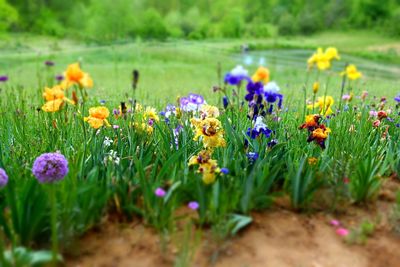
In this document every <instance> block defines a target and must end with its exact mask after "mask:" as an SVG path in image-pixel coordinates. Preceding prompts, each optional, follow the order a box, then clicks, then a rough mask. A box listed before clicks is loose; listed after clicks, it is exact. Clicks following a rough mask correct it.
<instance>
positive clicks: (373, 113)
mask: <svg viewBox="0 0 400 267" xmlns="http://www.w3.org/2000/svg"><path fill="white" fill-rule="evenodd" d="M369 116H370V117H377V116H378V111H375V110H371V111H370V112H369Z"/></svg>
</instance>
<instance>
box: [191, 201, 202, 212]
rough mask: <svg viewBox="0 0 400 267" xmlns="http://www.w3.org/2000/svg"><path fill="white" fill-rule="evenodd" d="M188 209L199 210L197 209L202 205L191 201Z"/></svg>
mask: <svg viewBox="0 0 400 267" xmlns="http://www.w3.org/2000/svg"><path fill="white" fill-rule="evenodd" d="M188 207H189V209H191V210H197V209H199V207H200V205H199V203H198V202H196V201H190V202H189V204H188Z"/></svg>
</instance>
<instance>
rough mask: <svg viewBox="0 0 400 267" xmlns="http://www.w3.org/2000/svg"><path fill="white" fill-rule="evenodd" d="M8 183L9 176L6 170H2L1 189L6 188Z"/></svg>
mask: <svg viewBox="0 0 400 267" xmlns="http://www.w3.org/2000/svg"><path fill="white" fill-rule="evenodd" d="M7 183H8V175H7V173H6V171H5V170H4V169H2V168H0V188H3V187H5V186H6V185H7Z"/></svg>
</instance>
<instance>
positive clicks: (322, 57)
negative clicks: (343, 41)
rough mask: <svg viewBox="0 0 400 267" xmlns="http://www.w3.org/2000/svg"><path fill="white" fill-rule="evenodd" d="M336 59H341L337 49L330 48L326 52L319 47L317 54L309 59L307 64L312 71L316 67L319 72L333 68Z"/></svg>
mask: <svg viewBox="0 0 400 267" xmlns="http://www.w3.org/2000/svg"><path fill="white" fill-rule="evenodd" d="M334 59H336V60H339V59H340V56H339V52H338V50H337V49H336V48H335V47H328V48H327V49H326V50H325V52H324V51H323V50H322V48H321V47H319V48H318V49H317V52H315V53H314V54H313V55H312V56H311V57H310V58H309V59H308V61H307V64H308V67H309V68H310V69H311V68H313V67H314V66H316V67H317V68H318V69H319V70H327V69H329V68H330V67H331V64H332V60H334Z"/></svg>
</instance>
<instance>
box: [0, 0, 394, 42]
mask: <svg viewBox="0 0 400 267" xmlns="http://www.w3.org/2000/svg"><path fill="white" fill-rule="evenodd" d="M25 2H26V1H24V0H9V3H10V4H7V1H6V0H1V1H0V7H2V8H0V31H1V30H3V31H4V30H7V29H9V30H18V31H20V30H22V31H32V32H36V33H41V34H47V35H54V36H59V37H60V36H64V35H65V34H68V35H72V36H75V37H79V38H82V39H90V40H93V41H102V42H110V41H115V40H126V39H136V38H137V37H139V36H140V37H141V38H146V39H147V38H149V39H161V40H163V39H165V38H167V37H172V38H189V39H204V38H220V37H225V38H240V37H243V36H246V37H248V36H250V37H256V38H258V37H260V38H263V37H269V36H271V35H273V34H274V32H275V30H274V28H277V29H278V31H279V33H280V34H282V35H293V34H306V35H309V34H313V33H315V32H318V31H322V30H326V29H340V30H343V29H354V28H361V29H364V28H365V27H369V28H375V29H380V30H382V29H384V30H385V31H386V32H388V33H390V34H392V33H396V34H397V32H398V29H397V28H396V27H397V26H396V25H398V24H399V23H397V20H398V18H397V17H398V14H397V13H398V12H397V11H396V10H397V9H398V8H399V3H398V2H396V1H393V0H384V1H383V2H382V1H381V2H378V1H374V0H350V1H345V0H335V1H333V0H332V1H321V0H317V1H285V0H277V1H261V0H256V1H254V0H252V1H250V0H241V1H233V0H215V1H212V2H210V1H208V0H199V1H196V2H193V1H191V0H190V1H188V0H166V1H162V2H160V1H144V0H133V1H129V0H115V1H112V0H98V1H95V0H84V1H79V0H71V1H68V3H67V2H66V1H62V0H49V1H44V0H39V1H33V2H29V4H26V3H25ZM18 13H19V15H20V16H19V20H18V21H17V18H18V16H17V15H18ZM10 26H13V27H11V28H10Z"/></svg>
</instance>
